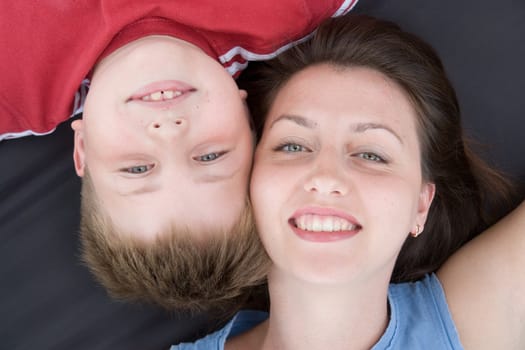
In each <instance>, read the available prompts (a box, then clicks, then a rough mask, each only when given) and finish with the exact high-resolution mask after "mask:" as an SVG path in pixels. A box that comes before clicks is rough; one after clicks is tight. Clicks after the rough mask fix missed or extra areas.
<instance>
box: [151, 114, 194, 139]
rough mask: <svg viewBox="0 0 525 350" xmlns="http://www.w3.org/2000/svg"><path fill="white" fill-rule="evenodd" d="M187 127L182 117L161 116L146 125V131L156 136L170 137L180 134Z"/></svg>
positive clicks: (186, 122)
mask: <svg viewBox="0 0 525 350" xmlns="http://www.w3.org/2000/svg"><path fill="white" fill-rule="evenodd" d="M187 128H188V121H187V120H186V118H184V117H171V118H170V117H166V116H161V117H159V118H156V119H154V120H153V121H152V122H151V123H150V124H149V125H148V132H149V133H150V134H151V135H153V136H156V137H172V136H176V135H180V134H182V133H184V132H185V130H186V129H187Z"/></svg>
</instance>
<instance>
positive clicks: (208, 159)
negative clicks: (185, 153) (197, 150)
mask: <svg viewBox="0 0 525 350" xmlns="http://www.w3.org/2000/svg"><path fill="white" fill-rule="evenodd" d="M223 154H224V152H212V153H207V154H204V155H202V156H197V157H194V158H193V159H195V160H197V161H199V162H211V161H214V160H215V159H218V158H219V157H221V156H222V155H223Z"/></svg>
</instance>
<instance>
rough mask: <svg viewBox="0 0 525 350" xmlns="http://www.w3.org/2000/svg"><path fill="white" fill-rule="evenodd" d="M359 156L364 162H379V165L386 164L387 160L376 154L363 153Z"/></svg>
mask: <svg viewBox="0 0 525 350" xmlns="http://www.w3.org/2000/svg"><path fill="white" fill-rule="evenodd" d="M357 156H358V157H359V158H362V159H364V160H368V161H371V162H377V163H384V162H385V160H384V159H383V158H382V157H380V156H378V155H377V154H375V153H370V152H362V153H359V154H357Z"/></svg>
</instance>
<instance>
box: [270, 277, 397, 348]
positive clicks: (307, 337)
mask: <svg viewBox="0 0 525 350" xmlns="http://www.w3.org/2000/svg"><path fill="white" fill-rule="evenodd" d="M385 280H386V281H385ZM269 286H270V287H269V288H270V300H271V308H270V318H269V320H268V323H267V325H264V326H263V329H264V328H266V332H265V339H264V342H263V344H264V345H263V348H267V349H283V350H284V349H312V350H313V349H322V350H326V349H330V350H336V349H370V348H371V347H372V346H373V345H374V344H375V343H376V342H377V341H378V340H379V338H380V337H381V335H382V334H383V333H384V331H385V329H386V327H387V325H388V320H389V317H388V302H387V293H388V279H385V278H383V279H381V280H379V279H378V280H376V281H367V282H366V283H363V281H360V282H355V283H353V284H349V285H345V286H342V285H332V286H329V285H321V284H313V283H307V282H304V281H298V280H296V279H293V278H290V276H279V273H278V272H274V273H272V274H271V276H270V279H269Z"/></svg>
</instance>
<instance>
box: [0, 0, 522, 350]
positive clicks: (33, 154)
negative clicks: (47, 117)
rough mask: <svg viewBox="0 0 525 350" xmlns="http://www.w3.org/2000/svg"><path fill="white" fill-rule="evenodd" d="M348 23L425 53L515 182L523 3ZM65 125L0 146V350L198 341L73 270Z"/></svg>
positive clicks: (367, 1)
mask: <svg viewBox="0 0 525 350" xmlns="http://www.w3.org/2000/svg"><path fill="white" fill-rule="evenodd" d="M320 1H321V0H320ZM356 11H357V12H362V13H368V14H372V15H376V16H378V17H382V18H387V19H391V20H394V21H396V22H398V23H399V24H400V25H401V26H402V27H403V28H405V29H407V30H409V31H413V32H415V33H418V34H419V35H420V36H422V37H423V38H424V39H426V40H427V41H429V42H430V43H431V44H432V45H433V46H434V47H435V48H436V49H437V51H438V52H439V53H440V54H441V56H442V58H443V61H444V64H445V67H446V68H447V71H448V72H449V75H450V77H451V80H452V81H453V82H454V84H455V86H456V88H457V92H458V96H459V100H460V104H461V107H462V110H463V114H464V126H465V128H466V129H467V131H468V133H469V134H470V135H472V136H475V137H476V138H477V139H478V140H479V141H481V142H482V143H484V144H487V145H488V146H489V147H487V149H486V151H487V153H486V157H487V159H488V160H490V161H491V162H492V163H493V164H495V165H497V166H499V167H501V168H503V169H504V170H505V171H507V172H508V173H509V174H511V175H514V176H515V177H516V178H518V179H521V181H523V180H525V157H524V156H523V151H524V150H525V137H524V135H523V129H524V128H525V120H524V119H525V115H524V114H525V97H524V96H523V94H524V92H525V68H524V67H523V62H525V45H524V40H525V39H524V37H525V1H523V0H501V1H497V2H496V1H489V0H476V1H474V0H463V1H453V0H446V1H423V0H395V1H394V0H360V2H359V3H358V5H357V8H356ZM0 117H1V116H0ZM66 124H67V125H62V126H61V127H59V128H58V130H57V131H56V132H55V133H54V134H52V135H50V136H45V137H28V138H23V139H19V140H9V141H4V142H2V143H0V169H1V170H0V259H1V260H0V348H2V349H10V350H13V349H20V350H22V349H24V350H25V349H75V350H81V349H90V350H95V349H166V348H168V346H169V345H170V344H172V343H176V342H178V341H180V340H186V339H189V338H191V337H194V336H196V335H198V334H199V333H202V332H205V331H207V330H210V329H211V328H212V327H213V325H214V324H213V322H211V321H210V320H209V319H208V318H207V317H206V315H201V316H196V317H189V316H188V315H178V314H168V313H166V312H164V311H161V310H159V309H156V308H154V307H150V306H138V305H128V304H122V303H118V302H115V301H112V300H110V299H109V298H108V297H107V296H106V294H105V292H104V291H103V290H102V288H100V287H99V286H98V285H96V284H95V283H94V281H93V280H92V278H91V276H90V274H89V273H88V272H87V270H86V269H85V267H84V266H82V265H81V263H80V262H79V259H78V241H77V236H76V232H77V228H78V220H79V218H78V210H79V189H80V183H79V180H78V179H77V178H76V176H75V174H74V171H73V164H72V161H71V154H72V132H71V131H70V129H69V123H66Z"/></svg>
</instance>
